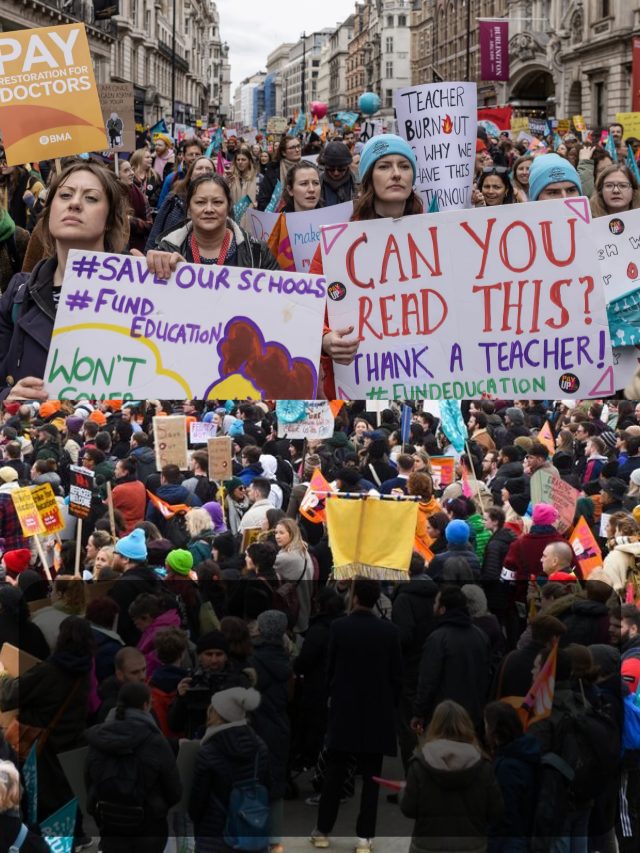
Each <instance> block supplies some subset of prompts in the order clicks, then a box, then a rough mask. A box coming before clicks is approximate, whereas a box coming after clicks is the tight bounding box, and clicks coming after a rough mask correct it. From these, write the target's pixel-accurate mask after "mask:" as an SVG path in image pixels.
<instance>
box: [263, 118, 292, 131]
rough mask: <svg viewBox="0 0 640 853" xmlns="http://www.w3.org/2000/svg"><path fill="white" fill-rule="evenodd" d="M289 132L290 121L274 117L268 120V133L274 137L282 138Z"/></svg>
mask: <svg viewBox="0 0 640 853" xmlns="http://www.w3.org/2000/svg"><path fill="white" fill-rule="evenodd" d="M287 130H289V119H288V118H279V117H278V116H272V117H271V118H270V119H268V120H267V133H268V134H269V135H272V134H273V135H274V136H282V134H283V133H286V132H287Z"/></svg>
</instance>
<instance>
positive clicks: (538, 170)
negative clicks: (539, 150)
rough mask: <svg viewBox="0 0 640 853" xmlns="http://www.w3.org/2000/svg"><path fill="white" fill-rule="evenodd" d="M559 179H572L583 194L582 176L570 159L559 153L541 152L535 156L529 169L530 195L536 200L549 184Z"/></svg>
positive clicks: (555, 182)
mask: <svg viewBox="0 0 640 853" xmlns="http://www.w3.org/2000/svg"><path fill="white" fill-rule="evenodd" d="M559 181H571V182H572V183H573V184H575V185H576V186H577V187H578V190H579V191H580V195H582V183H581V181H580V176H579V175H578V173H577V172H576V170H575V169H574V168H573V166H572V165H571V163H570V162H569V161H568V160H565V159H564V157H561V156H560V155H559V154H540V155H539V156H538V157H534V160H533V163H532V164H531V168H530V169H529V197H530V198H531V201H535V200H536V199H537V198H538V196H539V195H540V193H541V192H542V190H543V189H544V188H545V187H548V186H549V184H557V183H558V182H559Z"/></svg>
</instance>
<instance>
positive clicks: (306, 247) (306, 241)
mask: <svg viewBox="0 0 640 853" xmlns="http://www.w3.org/2000/svg"><path fill="white" fill-rule="evenodd" d="M352 214H353V202H352V201H345V202H344V204H334V205H331V206H330V207H320V208H318V210H307V211H304V212H301V213H285V221H286V223H287V231H288V232H289V242H290V243H291V251H292V252H293V262H294V263H295V265H296V270H297V272H308V271H309V268H310V266H311V261H312V260H313V256H314V255H315V253H316V250H317V248H318V246H319V245H320V229H321V227H322V226H324V225H338V224H339V223H341V222H348V221H349V219H350V218H351V215H352Z"/></svg>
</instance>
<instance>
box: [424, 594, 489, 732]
mask: <svg viewBox="0 0 640 853" xmlns="http://www.w3.org/2000/svg"><path fill="white" fill-rule="evenodd" d="M434 611H435V614H436V616H437V617H438V618H437V620H436V627H435V629H434V630H433V632H432V634H431V635H430V636H429V638H428V639H427V642H426V643H425V645H424V649H423V651H422V659H421V661H420V676H419V679H418V692H417V695H416V702H415V706H414V716H413V719H412V720H411V728H412V729H413V730H414V732H416V734H420V733H421V732H422V731H423V730H424V728H425V724H428V723H429V722H430V720H431V716H432V715H433V712H434V710H435V709H436V707H437V705H439V704H440V702H443V701H444V700H445V699H450V700H452V701H453V702H457V703H458V704H459V705H462V707H463V708H464V709H465V710H466V711H467V712H468V713H469V716H470V717H471V719H472V720H473V722H474V724H475V726H476V729H477V730H478V731H480V730H481V729H482V726H483V711H484V705H485V702H486V697H487V687H488V681H489V667H490V663H491V645H490V643H489V638H488V637H487V635H486V634H485V633H484V631H481V630H480V628H478V627H477V626H476V625H474V624H473V622H472V621H471V617H470V616H469V611H468V609H467V599H466V597H465V595H464V593H463V592H462V590H461V589H460V588H459V587H456V586H445V587H443V588H442V589H441V590H440V591H439V592H438V595H437V596H436V601H435V604H434Z"/></svg>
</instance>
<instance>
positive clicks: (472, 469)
mask: <svg viewBox="0 0 640 853" xmlns="http://www.w3.org/2000/svg"><path fill="white" fill-rule="evenodd" d="M464 446H465V447H466V449H467V457H468V459H469V470H470V471H473V474H474V477H473V479H474V480H475V481H476V491H477V492H478V502H479V504H480V511H481V512H482V514H483V515H484V504H483V503H482V495H481V494H480V481H479V480H478V478H477V477H476V476H475V473H476V471H475V468H474V466H473V462H472V461H471V450H470V449H469V442H468V441H465V443H464Z"/></svg>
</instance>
